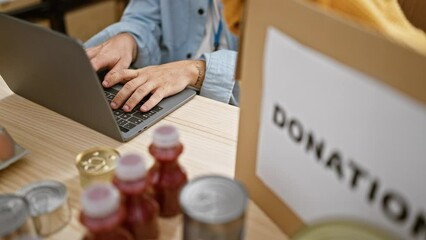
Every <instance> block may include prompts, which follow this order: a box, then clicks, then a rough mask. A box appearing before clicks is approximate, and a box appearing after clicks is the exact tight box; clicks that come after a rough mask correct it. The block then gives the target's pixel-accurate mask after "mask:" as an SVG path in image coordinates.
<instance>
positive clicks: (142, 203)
mask: <svg viewBox="0 0 426 240" xmlns="http://www.w3.org/2000/svg"><path fill="white" fill-rule="evenodd" d="M113 184H114V185H115V186H116V187H117V188H118V190H119V191H120V192H121V194H122V196H123V197H124V204H125V207H126V210H127V217H126V220H125V224H124V226H125V227H126V229H128V230H129V231H130V232H131V233H132V235H133V237H134V238H135V240H143V239H156V238H157V237H158V211H159V207H158V203H157V202H156V201H155V199H154V198H153V197H152V189H150V187H151V185H150V182H149V181H147V180H146V178H145V164H144V162H143V159H142V157H141V156H140V155H136V154H130V155H125V156H123V157H121V158H120V159H119V160H118V163H117V168H116V174H115V177H114V178H113Z"/></svg>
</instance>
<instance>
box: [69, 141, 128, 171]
mask: <svg viewBox="0 0 426 240" xmlns="http://www.w3.org/2000/svg"><path fill="white" fill-rule="evenodd" d="M119 156H120V154H119V153H118V152H117V150H115V149H113V148H105V147H96V148H90V149H87V150H86V151H83V152H81V153H80V154H78V155H77V157H76V166H77V169H78V170H79V171H80V172H82V173H84V174H89V175H98V174H102V173H106V172H111V171H112V170H114V169H115V165H116V160H117V159H118V158H119Z"/></svg>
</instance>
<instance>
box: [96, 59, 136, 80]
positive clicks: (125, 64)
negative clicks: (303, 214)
mask: <svg viewBox="0 0 426 240" xmlns="http://www.w3.org/2000/svg"><path fill="white" fill-rule="evenodd" d="M131 63H132V59H131V58H121V59H120V60H118V62H117V63H115V64H114V65H113V66H112V67H111V70H110V71H109V72H108V73H107V75H105V78H104V81H103V82H102V84H103V85H104V87H109V86H112V85H114V84H116V83H118V82H115V80H114V79H112V78H113V77H112V75H114V74H115V73H116V72H120V71H121V70H123V69H127V68H129V66H130V64H131ZM133 78H135V77H133ZM111 83H114V84H112V85H111Z"/></svg>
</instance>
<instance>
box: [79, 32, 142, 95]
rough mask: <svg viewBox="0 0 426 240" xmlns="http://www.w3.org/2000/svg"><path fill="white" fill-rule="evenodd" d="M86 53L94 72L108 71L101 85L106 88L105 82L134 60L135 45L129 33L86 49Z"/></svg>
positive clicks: (135, 53)
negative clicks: (105, 69)
mask: <svg viewBox="0 0 426 240" xmlns="http://www.w3.org/2000/svg"><path fill="white" fill-rule="evenodd" d="M86 53H87V55H88V56H89V59H90V62H91V64H92V66H93V69H94V70H95V71H98V70H100V69H103V68H107V69H109V71H108V73H107V74H106V75H105V78H104V81H103V82H102V85H104V86H105V87H106V85H105V83H104V82H105V80H108V79H109V78H110V77H111V75H112V74H113V73H115V72H118V71H120V70H122V69H127V68H129V66H130V64H131V63H132V62H133V60H134V59H136V55H137V45H136V41H135V39H134V38H133V36H132V35H131V34H130V33H121V34H119V35H116V36H114V37H112V38H110V39H108V40H107V41H106V42H104V43H102V44H100V45H98V46H96V47H92V48H88V49H86ZM109 87H110V86H109Z"/></svg>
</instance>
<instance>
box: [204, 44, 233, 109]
mask: <svg viewBox="0 0 426 240" xmlns="http://www.w3.org/2000/svg"><path fill="white" fill-rule="evenodd" d="M201 59H202V60H205V61H206V75H205V77H204V82H203V85H202V87H201V90H200V95H201V96H204V97H208V98H211V99H214V100H217V101H221V102H224V103H230V104H232V105H236V106H238V99H239V85H238V82H236V81H235V77H234V76H235V66H236V60H237V52H235V51H231V50H219V51H216V52H212V53H205V54H203V55H202V56H201Z"/></svg>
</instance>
